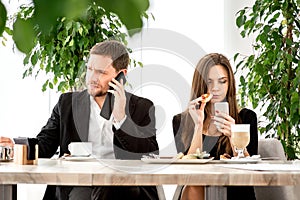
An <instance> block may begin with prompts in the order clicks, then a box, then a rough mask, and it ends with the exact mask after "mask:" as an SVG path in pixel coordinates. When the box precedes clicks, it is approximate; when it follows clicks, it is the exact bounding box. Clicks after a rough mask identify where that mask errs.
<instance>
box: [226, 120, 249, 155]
mask: <svg viewBox="0 0 300 200" xmlns="http://www.w3.org/2000/svg"><path fill="white" fill-rule="evenodd" d="M231 142H232V144H233V145H234V147H235V151H236V152H237V153H238V158H243V157H244V149H245V148H246V147H247V145H248V144H249V142H250V124H232V125H231Z"/></svg>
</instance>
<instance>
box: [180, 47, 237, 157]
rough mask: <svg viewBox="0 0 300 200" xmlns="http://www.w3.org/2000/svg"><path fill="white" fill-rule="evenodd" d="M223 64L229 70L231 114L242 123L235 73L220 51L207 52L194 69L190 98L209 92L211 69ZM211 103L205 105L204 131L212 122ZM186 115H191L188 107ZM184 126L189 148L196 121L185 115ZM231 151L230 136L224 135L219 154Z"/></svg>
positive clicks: (184, 139) (228, 92)
mask: <svg viewBox="0 0 300 200" xmlns="http://www.w3.org/2000/svg"><path fill="white" fill-rule="evenodd" d="M215 65H221V66H223V67H224V68H225V69H226V71H227V72H228V91H227V95H226V99H225V100H226V101H227V102H228V104H229V115H230V116H231V117H232V118H234V119H235V122H236V123H237V124H238V123H241V119H240V117H239V109H238V105H237V101H236V87H235V79H234V74H233V71H232V68H231V65H230V62H229V60H228V59H227V58H226V57H225V56H224V55H222V54H218V53H211V54H207V55H206V56H204V57H203V58H201V60H200V61H199V62H198V64H197V66H196V69H195V71H194V76H193V82H192V89H191V96H190V100H193V99H195V98H197V97H199V96H201V95H202V94H206V93H208V88H207V81H208V80H207V79H208V73H209V70H210V69H211V68H212V67H213V66H215ZM211 106H212V105H211V103H210V102H208V103H207V104H206V106H205V110H204V113H205V119H204V126H203V131H207V130H208V127H209V124H210V116H211V115H212V113H211ZM185 115H189V111H188V109H187V110H186V111H185ZM183 123H184V124H183V126H182V128H183V129H182V131H183V132H182V134H183V143H184V144H185V145H186V146H185V147H186V148H189V146H190V144H188V142H190V141H189V140H190V139H191V135H193V133H194V126H195V124H194V122H193V120H192V119H191V117H190V116H188V117H185V118H184V120H183ZM223 153H229V154H231V155H232V149H231V145H230V141H229V138H228V137H227V136H224V135H222V136H221V137H220V139H219V141H218V149H217V156H218V157H219V155H221V154H223Z"/></svg>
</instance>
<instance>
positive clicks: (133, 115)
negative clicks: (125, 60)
mask: <svg viewBox="0 0 300 200" xmlns="http://www.w3.org/2000/svg"><path fill="white" fill-rule="evenodd" d="M125 112H126V115H127V118H126V120H125V121H124V123H123V124H122V126H121V128H120V129H118V130H116V129H115V128H114V126H112V130H113V132H114V139H113V143H114V153H115V157H116V159H140V158H141V156H142V155H143V154H147V153H156V154H157V153H158V144H157V141H156V129H155V109H154V106H153V103H152V102H151V101H150V100H148V99H145V98H142V97H138V96H135V95H133V94H131V93H127V92H126V110H125ZM99 114H100V113H99ZM89 117H90V95H89V94H88V92H87V90H84V91H82V92H70V93H65V94H62V95H61V96H60V98H59V100H58V103H57V104H56V106H55V107H54V109H53V111H52V114H51V117H50V118H49V119H48V122H47V124H46V125H45V126H44V127H43V128H42V130H41V132H40V133H39V134H38V135H37V139H38V145H39V157H40V158H50V157H52V156H53V155H54V154H55V152H56V151H57V148H58V146H59V147H60V153H59V154H60V156H62V155H63V154H64V153H70V152H69V150H68V145H69V143H70V142H79V141H82V142H85V141H87V140H88V132H89ZM99 134H100V133H99ZM149 189H150V188H149ZM151 191H153V188H152V189H151ZM50 193H52V192H49V190H48V191H46V196H49V194H50ZM46 196H45V199H47V198H46ZM52 198H53V196H52Z"/></svg>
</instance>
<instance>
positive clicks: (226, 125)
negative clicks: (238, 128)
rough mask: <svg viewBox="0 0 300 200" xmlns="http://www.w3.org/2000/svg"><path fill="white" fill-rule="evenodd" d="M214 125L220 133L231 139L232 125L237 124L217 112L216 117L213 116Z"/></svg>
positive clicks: (229, 117)
mask: <svg viewBox="0 0 300 200" xmlns="http://www.w3.org/2000/svg"><path fill="white" fill-rule="evenodd" d="M212 119H213V120H214V124H215V125H216V127H217V129H218V131H219V132H221V133H223V134H224V135H226V136H227V137H229V138H231V124H235V120H234V119H233V118H232V117H231V116H230V115H227V114H225V113H223V112H219V111H216V115H215V116H212Z"/></svg>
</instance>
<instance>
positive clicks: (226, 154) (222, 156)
mask: <svg viewBox="0 0 300 200" xmlns="http://www.w3.org/2000/svg"><path fill="white" fill-rule="evenodd" d="M220 159H221V160H222V159H231V156H230V155H229V154H228V153H224V154H223V155H220Z"/></svg>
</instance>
